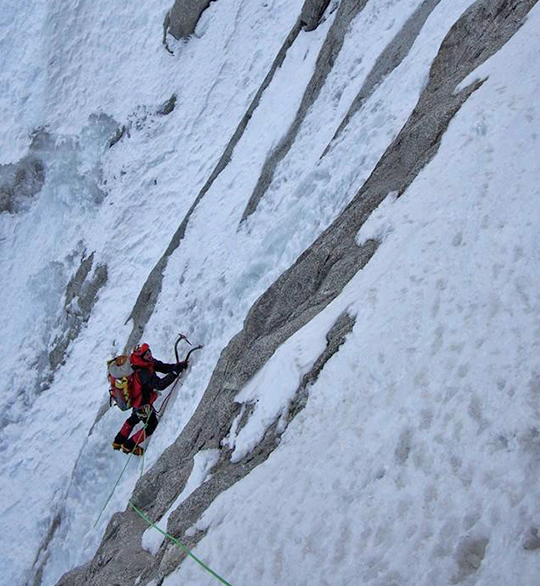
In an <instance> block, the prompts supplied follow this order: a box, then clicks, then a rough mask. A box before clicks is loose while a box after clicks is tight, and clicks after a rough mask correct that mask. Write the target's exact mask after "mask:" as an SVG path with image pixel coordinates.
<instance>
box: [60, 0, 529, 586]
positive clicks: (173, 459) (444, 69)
mask: <svg viewBox="0 0 540 586" xmlns="http://www.w3.org/2000/svg"><path fill="white" fill-rule="evenodd" d="M536 1H537V0H479V1H478V2H476V3H475V4H474V5H473V6H471V7H470V8H469V9H468V10H467V11H466V12H465V13H464V14H463V15H462V16H461V18H460V19H459V21H458V22H457V23H456V24H455V25H454V26H453V27H452V28H451V30H450V31H449V33H448V35H447V36H446V38H445V39H444V41H443V43H442V44H441V47H440V50H439V53H438V55H437V57H436V58H435V60H434V62H433V64H432V67H431V70H430V75H429V80H428V84H427V86H426V88H425V89H424V91H423V92H422V94H421V96H420V98H419V101H418V103H417V105H416V107H415V109H414V111H413V113H412V114H411V116H410V118H409V120H408V121H407V123H406V124H405V126H404V127H403V129H402V130H401V132H400V133H399V135H398V136H397V137H396V139H395V140H394V141H393V142H392V144H391V145H390V146H389V147H388V149H387V150H386V152H385V153H384V155H383V156H382V158H381V159H380V161H379V163H378V164H377V166H376V168H375V169H374V171H373V173H372V174H371V176H370V177H369V178H368V180H367V181H366V182H365V183H364V185H363V186H362V188H361V189H360V191H359V192H358V193H357V194H356V196H355V197H354V199H353V200H352V201H351V203H350V204H349V205H348V206H347V207H346V208H345V210H344V211H343V212H342V213H341V215H340V216H339V217H338V218H337V220H336V221H335V222H334V223H333V224H332V225H331V226H329V227H328V229H327V230H325V232H324V233H323V234H321V235H320V236H319V238H317V240H316V241H315V242H314V243H313V245H312V246H311V247H310V248H309V249H308V250H306V251H305V252H304V253H303V254H302V255H301V256H300V257H299V258H298V260H297V261H296V262H295V264H294V265H293V266H291V267H290V268H289V269H288V270H287V271H286V272H285V273H283V274H282V275H281V276H280V277H279V278H278V279H277V280H276V281H275V283H274V284H273V285H272V286H271V287H270V288H269V289H268V290H267V291H266V292H265V293H264V294H263V295H261V297H260V298H259V299H258V300H257V302H256V303H255V304H254V305H253V307H252V308H251V310H250V311H249V313H248V315H247V317H246V320H245V322H244V326H243V329H242V331H240V332H239V333H238V334H237V335H236V336H235V337H234V338H233V339H232V340H231V341H230V342H229V344H228V345H227V347H226V348H225V349H224V350H223V352H222V354H221V356H220V358H219V361H218V363H217V365H216V367H215V369H214V372H213V374H212V377H211V379H210V382H209V384H208V387H207V388H206V390H205V393H204V395H203V398H202V400H201V402H200V404H199V406H198V408H197V410H196V412H195V413H194V415H193V417H192V418H191V419H190V421H189V422H188V424H187V425H186V427H185V428H184V429H183V430H182V433H181V434H180V436H179V437H178V438H177V440H176V441H175V442H174V444H172V445H171V446H170V447H169V448H168V449H167V450H165V452H164V453H163V454H162V456H161V457H160V459H159V460H158V461H157V462H156V464H155V465H154V466H153V467H152V468H151V469H150V470H149V471H148V472H147V473H146V474H145V476H144V477H143V478H142V479H141V480H140V481H139V482H138V483H137V486H136V488H135V491H134V494H133V500H134V502H135V504H137V505H141V506H142V507H143V508H144V510H145V511H146V513H147V514H148V515H149V516H150V518H152V519H154V520H157V519H159V518H161V517H162V515H163V514H164V513H165V511H166V510H167V509H168V507H169V506H170V505H171V504H172V503H173V502H174V500H175V498H176V496H177V495H178V494H180V492H181V491H182V490H183V488H184V485H185V482H186V479H187V477H188V475H189V474H188V470H189V469H190V466H191V465H192V459H193V457H194V455H195V454H196V453H197V452H198V451H200V450H203V449H209V448H218V449H221V454H220V459H219V461H218V463H217V464H216V466H215V467H214V469H213V470H212V477H211V479H210V480H209V481H207V482H206V483H205V484H204V485H202V486H201V487H199V488H198V489H197V490H196V491H194V492H193V493H192V495H191V496H190V497H189V498H188V499H186V501H185V502H183V503H182V504H181V506H180V507H179V508H178V509H177V510H176V511H175V512H173V514H172V515H171V517H170V519H169V530H170V531H171V532H172V534H173V535H174V536H175V537H177V538H178V539H180V540H181V541H182V542H184V543H192V542H193V540H194V539H197V538H198V536H194V537H193V538H190V540H191V541H189V540H187V539H186V537H185V534H184V533H185V531H186V529H187V528H188V527H189V526H191V524H192V523H193V522H194V520H196V519H197V518H199V516H200V514H201V513H202V512H203V511H204V510H205V509H206V508H207V507H208V506H209V505H210V504H211V502H212V501H213V499H214V498H215V497H216V496H217V495H218V494H219V493H220V492H222V491H223V490H225V489H226V488H227V487H229V486H232V484H234V482H236V481H237V480H238V479H240V478H242V477H243V476H245V474H247V473H249V471H250V470H252V469H253V467H255V466H256V465H258V464H259V463H261V462H263V461H264V460H265V459H266V458H267V457H268V454H269V453H270V452H271V451H272V449H274V448H275V446H276V445H277V441H278V440H279V432H278V431H277V424H276V422H274V423H273V424H272V425H271V426H270V427H269V428H268V429H267V431H266V434H265V436H264V437H263V439H262V440H261V442H260V443H259V444H258V445H257V446H256V447H255V449H254V450H253V451H252V452H251V453H250V454H248V455H247V456H246V457H245V458H244V459H243V460H241V461H240V462H237V463H232V462H231V461H230V453H229V450H228V449H226V448H223V447H221V442H222V440H223V438H224V437H225V436H226V435H227V434H228V432H229V430H230V427H231V425H232V422H233V420H234V419H235V417H236V415H237V414H238V412H239V405H238V404H237V403H235V397H236V394H237V392H238V389H241V388H242V387H243V386H244V385H245V384H246V383H247V382H248V381H249V380H250V379H251V378H252V376H253V375H254V374H255V373H256V372H257V371H258V370H259V369H260V368H261V367H262V366H263V365H264V364H265V362H266V361H267V360H268V359H269V358H270V357H271V356H272V354H273V353H274V352H275V350H276V348H277V347H278V346H280V345H281V344H283V342H284V341H286V340H287V339H288V338H289V337H290V336H291V335H292V334H294V333H295V332H296V331H298V329H300V328H301V327H303V326H304V325H305V324H306V323H308V322H309V321H310V320H311V319H313V317H314V316H316V315H317V314H318V313H320V312H321V311H322V310H323V309H324V308H325V307H326V306H327V305H328V304H329V303H330V302H331V301H332V300H333V299H335V298H336V297H337V296H338V295H339V294H340V293H341V291H342V290H343V287H344V286H345V285H346V284H347V283H348V282H349V281H350V280H351V279H352V278H353V277H354V275H356V274H357V273H358V271H359V270H360V269H361V268H362V267H364V266H365V265H366V263H367V262H368V261H369V260H370V258H371V257H372V255H373V254H374V252H375V250H376V249H377V243H376V242H374V241H369V242H367V243H365V244H364V245H363V246H361V247H358V246H357V244H356V241H355V239H356V235H357V233H358V230H359V229H360V227H361V226H362V225H363V223H364V222H365V221H366V219H367V218H368V217H369V215H370V214H371V212H372V211H373V210H374V209H375V208H376V207H377V206H378V205H379V204H380V203H381V201H382V200H383V199H384V198H385V197H386V195H387V194H388V193H389V192H397V193H398V194H402V193H403V192H404V191H405V190H406V188H407V187H408V186H409V185H410V184H411V182H412V181H413V180H414V178H415V177H416V176H417V175H418V173H419V172H420V170H421V169H422V168H423V167H424V166H425V165H426V164H427V163H428V162H429V161H430V160H431V159H432V158H433V156H434V155H435V153H436V152H437V149H438V147H439V145H440V141H441V138H442V136H443V134H444V132H445V130H446V129H447V127H448V124H449V123H450V121H451V120H452V118H453V117H454V115H455V114H456V113H457V112H458V111H459V109H460V108H461V106H462V105H463V103H464V102H465V101H466V100H467V99H468V98H469V96H470V95H471V94H472V93H473V92H474V91H476V90H477V89H478V88H479V87H481V85H482V83H483V82H482V81H477V82H474V83H472V84H470V85H469V86H467V87H464V88H463V89H461V91H459V92H456V86H457V85H458V84H459V83H460V82H461V81H462V80H463V79H464V78H465V77H466V76H467V75H468V74H469V73H470V72H472V71H473V70H474V69H476V68H477V67H478V66H479V65H480V64H481V63H483V62H484V61H485V60H486V59H487V58H488V57H490V56H491V55H493V54H494V53H495V52H496V51H497V50H498V49H499V48H500V47H501V46H502V45H504V43H505V42H506V41H507V40H508V39H509V38H510V37H511V36H512V35H513V34H514V33H515V32H516V30H517V29H518V28H519V27H520V25H521V24H522V22H523V20H524V18H525V16H526V15H527V13H528V11H529V10H530V9H531V8H532V6H534V5H535V4H536ZM341 320H342V321H341ZM341 320H338V322H339V324H338V323H336V326H335V328H333V330H332V331H333V332H334V334H332V335H333V336H334V339H335V340H337V346H338V347H339V343H340V342H339V340H342V339H343V338H342V336H343V333H342V332H343V331H348V330H350V328H351V327H352V326H351V322H350V318H348V317H347V316H343V317H342V318H341ZM336 332H340V333H336ZM329 338H330V335H329ZM341 343H342V342H341ZM330 344H331V343H330V342H329V346H330ZM321 361H322V362H321V363H320V364H319V367H318V368H322V364H323V363H324V358H321ZM314 368H315V367H314ZM301 396H302V389H301V388H299V389H298V392H297V397H301ZM299 401H300V400H299ZM298 404H299V405H301V403H300V402H299V403H298ZM296 409H297V408H296ZM294 412H295V407H294V406H293V407H292V408H291V414H294ZM145 529H146V525H145V524H144V522H143V521H142V520H141V519H140V518H139V517H138V516H137V515H136V514H135V513H134V512H133V511H132V510H127V511H126V512H124V513H121V514H117V515H115V516H114V517H113V519H112V521H111V522H110V524H109V526H108V528H107V531H106V534H105V536H104V539H103V542H102V544H101V546H100V549H99V551H98V553H97V555H96V557H95V558H94V560H93V561H91V562H89V563H88V564H87V565H85V566H83V567H82V568H79V569H77V570H74V571H72V572H70V573H68V574H66V575H65V576H64V577H63V578H62V580H61V581H60V583H59V584H61V585H62V586H68V585H70V586H82V585H83V584H84V585H85V586H86V585H87V586H110V585H111V584H119V585H121V586H124V585H126V586H127V585H132V584H134V582H135V579H136V577H137V576H138V575H139V574H140V573H141V572H144V574H143V576H142V578H141V581H140V584H141V586H144V585H145V584H148V582H149V581H150V580H152V579H154V578H155V579H158V580H160V579H161V577H162V576H164V575H165V574H167V573H169V572H171V571H172V570H173V569H175V567H176V564H177V563H179V561H180V560H181V558H182V556H181V555H180V554H178V553H177V552H172V550H171V548H172V546H170V545H168V544H164V545H163V546H162V548H161V550H160V552H159V553H158V555H157V556H156V557H155V558H154V557H152V556H150V555H149V554H148V553H147V552H145V551H143V550H142V549H141V545H140V543H141V535H142V532H143V531H144V530H145ZM487 545H488V539H487V537H485V536H479V537H467V538H465V539H464V540H463V542H462V543H461V544H460V545H459V546H458V548H457V549H456V555H455V559H456V562H457V564H458V567H459V573H458V575H457V577H456V579H457V580H461V579H464V578H466V577H467V576H469V575H471V574H472V573H474V572H475V571H477V569H478V568H479V567H480V565H481V563H482V560H483V558H484V555H485V551H486V547H487Z"/></svg>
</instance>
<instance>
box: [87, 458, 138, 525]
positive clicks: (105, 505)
mask: <svg viewBox="0 0 540 586" xmlns="http://www.w3.org/2000/svg"><path fill="white" fill-rule="evenodd" d="M131 456H133V454H130V455H129V456H128V459H127V461H126V463H125V465H124V467H123V468H122V472H120V476H119V477H118V479H117V481H116V482H115V484H114V486H113V488H112V490H111V493H110V494H109V497H108V498H107V500H106V501H105V504H104V505H103V507H102V508H101V511H100V513H99V515H98V518H97V519H96V522H95V523H94V529H95V528H96V527H97V524H98V523H99V520H100V519H101V515H103V511H105V509H106V508H107V505H108V504H109V501H110V500H111V499H112V495H113V494H114V491H115V490H116V487H117V486H118V483H119V482H120V479H121V478H122V475H123V474H124V471H125V470H126V468H127V465H128V464H129V461H130V459H131Z"/></svg>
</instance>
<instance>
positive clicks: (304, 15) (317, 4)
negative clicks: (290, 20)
mask: <svg viewBox="0 0 540 586" xmlns="http://www.w3.org/2000/svg"><path fill="white" fill-rule="evenodd" d="M328 4H330V0H306V1H305V2H304V5H303V6H302V12H301V13H300V21H301V22H302V28H303V29H304V30H305V31H314V30H315V29H316V28H317V27H318V26H319V23H320V22H321V18H322V16H323V14H324V11H325V10H326V9H327V8H328Z"/></svg>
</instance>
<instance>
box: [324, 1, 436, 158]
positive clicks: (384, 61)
mask: <svg viewBox="0 0 540 586" xmlns="http://www.w3.org/2000/svg"><path fill="white" fill-rule="evenodd" d="M440 1H441V0H424V2H422V4H420V6H419V7H418V8H417V9H416V10H415V11H414V12H413V14H412V15H411V16H410V17H409V18H408V19H407V22H406V23H405V24H404V25H403V27H402V28H401V30H400V31H399V32H398V33H397V35H396V36H395V37H394V38H393V39H392V41H391V42H390V43H389V44H388V46H387V47H386V48H385V50H384V51H383V52H382V53H381V54H380V56H379V58H378V59H377V61H376V62H375V65H374V66H373V68H372V69H371V71H370V72H369V73H368V75H367V77H366V80H365V81H364V83H363V84H362V87H361V88H360V91H359V92H358V94H357V95H356V97H355V99H354V101H353V103H352V104H351V107H350V108H349V111H348V112H347V114H346V116H345V118H344V119H343V120H342V122H341V124H340V125H339V127H338V129H337V130H336V132H335V134H334V136H333V137H332V140H331V141H330V144H329V145H328V146H327V147H326V149H325V150H324V152H323V154H322V155H321V158H322V157H324V156H325V155H326V153H327V152H328V150H329V149H330V146H331V144H332V142H333V141H334V140H335V139H336V138H337V137H338V136H339V135H340V134H341V132H342V131H343V130H344V128H346V126H347V125H348V124H349V122H350V120H351V118H352V117H353V116H354V115H355V114H356V113H357V112H358V111H359V110H360V109H361V108H362V106H363V105H364V104H365V103H366V101H367V100H368V99H369V98H370V97H371V95H372V94H373V92H374V91H375V90H376V89H377V87H378V86H379V85H380V84H381V83H382V82H383V81H384V79H385V78H386V77H388V76H389V75H390V74H391V73H392V71H394V69H396V67H398V66H399V65H400V64H401V63H402V62H403V60H404V59H405V57H406V56H407V55H408V54H409V51H410V50H411V47H412V46H413V44H414V42H415V40H416V39H417V38H418V35H419V34H420V31H421V30H422V27H423V26H424V24H425V22H426V20H427V19H428V18H429V16H430V15H431V13H432V12H433V11H434V10H435V8H436V7H437V6H438V5H439V3H440Z"/></svg>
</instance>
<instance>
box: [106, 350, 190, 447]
mask: <svg viewBox="0 0 540 586" xmlns="http://www.w3.org/2000/svg"><path fill="white" fill-rule="evenodd" d="M129 362H130V363H131V367H132V368H133V371H134V372H133V376H132V377H130V378H132V380H131V381H130V394H131V406H132V407H133V411H132V413H131V416H130V417H129V418H128V419H127V420H126V421H125V423H124V425H123V426H122V429H121V430H120V431H119V432H118V433H117V434H116V437H115V438H114V441H113V443H112V447H113V449H115V450H120V449H121V450H122V451H123V452H125V453H126V454H129V453H133V454H134V455H136V456H141V455H142V454H143V453H144V449H143V447H142V446H141V445H140V444H142V442H143V441H144V440H145V439H146V438H147V437H149V436H151V435H152V434H153V433H154V431H155V429H156V427H157V424H158V422H159V421H158V418H157V414H156V411H155V409H154V407H153V403H154V401H155V400H156V399H157V398H158V396H159V391H163V390H164V389H166V388H167V387H168V386H169V385H170V384H171V383H172V382H174V381H175V380H176V378H177V377H178V375H179V374H180V373H181V372H182V371H183V370H185V369H186V368H187V360H184V361H179V362H177V363H175V364H166V363H164V362H160V361H159V360H156V359H155V358H154V357H153V356H152V352H151V351H150V347H149V346H148V344H141V345H140V346H136V347H135V348H134V350H133V352H132V353H131V356H130V357H129ZM156 372H161V373H166V376H164V377H163V378H160V377H158V376H157V375H156ZM139 422H143V423H144V424H145V427H144V428H143V429H140V430H139V431H137V432H136V433H134V434H133V436H132V437H129V436H130V434H131V431H132V430H133V428H134V427H135V426H136V425H137V423H139Z"/></svg>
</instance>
